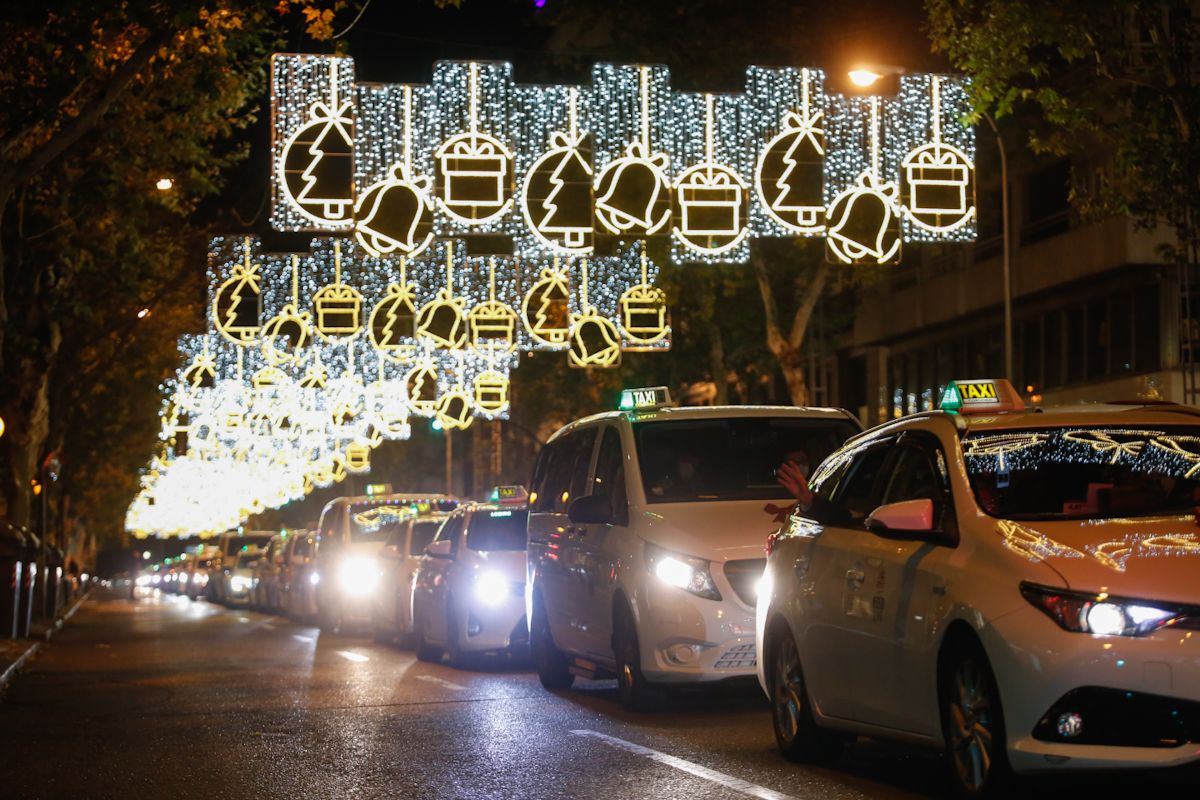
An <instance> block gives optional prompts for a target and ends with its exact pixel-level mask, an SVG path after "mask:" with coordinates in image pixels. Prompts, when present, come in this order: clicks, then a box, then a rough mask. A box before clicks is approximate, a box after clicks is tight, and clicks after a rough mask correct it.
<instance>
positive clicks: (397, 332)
mask: <svg viewBox="0 0 1200 800" xmlns="http://www.w3.org/2000/svg"><path fill="white" fill-rule="evenodd" d="M416 294H417V289H416V287H415V286H413V284H411V283H408V282H405V283H403V284H398V283H392V284H388V288H387V293H386V294H385V295H384V298H383V299H382V300H380V301H379V302H378V303H376V304H375V308H374V309H372V310H371V319H370V320H369V323H368V324H369V326H370V337H371V345H372V346H373V347H374V348H375V349H376V350H378V351H379V352H381V353H383V354H384V355H385V356H387V357H388V358H389V359H391V360H392V361H395V362H396V363H398V364H407V363H409V362H410V361H412V358H413V354H414V353H415V352H416V349H417V309H416V306H415V305H414V304H413V301H414V300H415V299H416Z"/></svg>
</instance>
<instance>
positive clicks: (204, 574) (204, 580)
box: [194, 572, 208, 586]
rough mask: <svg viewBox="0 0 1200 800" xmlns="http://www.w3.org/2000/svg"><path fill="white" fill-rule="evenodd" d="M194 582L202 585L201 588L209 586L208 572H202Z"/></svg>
mask: <svg viewBox="0 0 1200 800" xmlns="http://www.w3.org/2000/svg"><path fill="white" fill-rule="evenodd" d="M194 581H195V582H196V583H198V584H200V585H201V586H207V585H208V573H207V572H201V573H200V574H199V575H197V576H196V577H195V578H194Z"/></svg>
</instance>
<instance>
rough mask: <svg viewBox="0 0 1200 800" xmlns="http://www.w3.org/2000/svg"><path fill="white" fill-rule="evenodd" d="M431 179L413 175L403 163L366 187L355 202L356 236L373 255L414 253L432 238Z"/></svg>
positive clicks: (419, 250) (418, 251) (427, 244)
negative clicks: (356, 202)
mask: <svg viewBox="0 0 1200 800" xmlns="http://www.w3.org/2000/svg"><path fill="white" fill-rule="evenodd" d="M431 188H432V186H431V185H430V180H429V178H427V177H424V176H421V177H416V178H412V177H410V176H409V175H408V172H407V170H406V169H405V167H404V166H403V165H402V164H396V165H395V166H393V167H392V170H391V174H390V176H389V177H387V178H386V179H384V180H382V181H379V182H378V183H375V184H372V185H371V186H369V187H367V189H366V191H364V192H363V193H362V195H361V196H360V197H359V199H358V204H357V205H356V206H355V210H354V216H355V219H356V222H355V225H354V236H355V238H356V239H358V241H359V243H360V244H361V245H362V246H363V247H364V248H366V250H367V252H369V253H371V254H372V255H374V256H383V255H387V254H388V253H400V254H402V255H405V256H415V255H417V254H419V253H420V252H421V251H423V250H424V249H425V248H426V247H428V246H429V243H430V242H432V241H433V203H432V202H430V199H429V191H430V189H431Z"/></svg>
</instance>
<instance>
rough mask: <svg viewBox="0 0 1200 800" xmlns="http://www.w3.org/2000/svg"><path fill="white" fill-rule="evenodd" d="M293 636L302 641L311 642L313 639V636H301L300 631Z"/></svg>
mask: <svg viewBox="0 0 1200 800" xmlns="http://www.w3.org/2000/svg"><path fill="white" fill-rule="evenodd" d="M292 638H293V639H295V640H297V641H300V642H311V641H312V640H313V638H312V637H311V636H301V635H300V634H298V633H293V634H292Z"/></svg>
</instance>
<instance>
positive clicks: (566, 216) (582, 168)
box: [522, 131, 593, 253]
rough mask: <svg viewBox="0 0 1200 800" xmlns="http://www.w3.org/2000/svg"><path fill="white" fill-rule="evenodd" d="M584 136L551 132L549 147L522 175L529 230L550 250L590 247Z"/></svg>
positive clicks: (588, 173)
mask: <svg viewBox="0 0 1200 800" xmlns="http://www.w3.org/2000/svg"><path fill="white" fill-rule="evenodd" d="M585 140H586V135H584V134H581V135H579V136H577V137H575V138H572V137H571V135H570V134H568V133H563V132H561V131H555V132H554V133H553V134H551V137H550V148H551V149H550V150H548V151H546V153H545V154H543V155H542V156H541V158H539V159H538V160H537V161H535V162H534V163H533V166H532V167H530V169H529V172H528V173H527V174H526V176H525V185H524V189H523V191H522V204H523V207H524V209H525V220H526V223H527V224H528V225H529V228H530V230H532V231H533V233H534V235H535V236H537V237H538V239H540V240H541V241H542V242H543V243H545V244H546V245H547V246H548V247H550V248H551V249H552V250H556V251H563V252H567V253H588V252H591V249H592V235H593V225H592V215H593V209H592V201H593V194H592V177H593V173H592V167H591V164H590V163H589V162H590V159H591V150H590V147H589V146H586V145H585Z"/></svg>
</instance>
